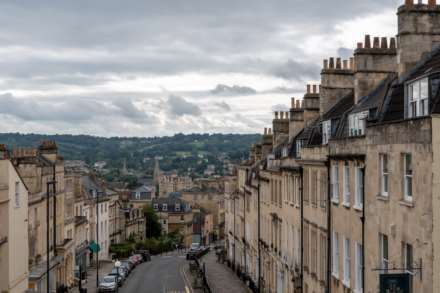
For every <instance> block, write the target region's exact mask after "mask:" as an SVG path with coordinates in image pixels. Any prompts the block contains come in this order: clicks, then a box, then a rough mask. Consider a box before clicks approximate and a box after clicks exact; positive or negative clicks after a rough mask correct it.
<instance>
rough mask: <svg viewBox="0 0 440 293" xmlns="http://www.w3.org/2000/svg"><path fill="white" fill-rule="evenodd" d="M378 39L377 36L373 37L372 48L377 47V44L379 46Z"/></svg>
mask: <svg viewBox="0 0 440 293" xmlns="http://www.w3.org/2000/svg"><path fill="white" fill-rule="evenodd" d="M379 43H380V40H379V37H374V39H373V48H374V49H379V46H380V44H379Z"/></svg>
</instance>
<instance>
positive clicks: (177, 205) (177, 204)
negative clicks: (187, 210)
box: [176, 203, 180, 212]
mask: <svg viewBox="0 0 440 293" xmlns="http://www.w3.org/2000/svg"><path fill="white" fill-rule="evenodd" d="M176 212H180V203H176Z"/></svg>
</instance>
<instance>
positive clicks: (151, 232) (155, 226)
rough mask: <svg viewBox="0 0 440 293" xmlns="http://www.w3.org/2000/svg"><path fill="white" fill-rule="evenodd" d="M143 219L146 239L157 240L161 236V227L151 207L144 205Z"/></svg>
mask: <svg viewBox="0 0 440 293" xmlns="http://www.w3.org/2000/svg"><path fill="white" fill-rule="evenodd" d="M143 212H144V217H145V228H146V234H147V235H146V236H147V238H158V237H160V236H161V234H162V225H161V224H160V222H159V217H158V216H157V214H156V212H155V211H154V209H153V207H152V206H151V205H146V206H144V208H143Z"/></svg>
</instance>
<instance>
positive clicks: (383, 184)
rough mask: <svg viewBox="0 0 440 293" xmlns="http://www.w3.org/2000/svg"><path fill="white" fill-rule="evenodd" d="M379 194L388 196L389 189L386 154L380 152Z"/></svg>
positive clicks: (388, 170)
mask: <svg viewBox="0 0 440 293" xmlns="http://www.w3.org/2000/svg"><path fill="white" fill-rule="evenodd" d="M379 158H380V195H382V196H384V197H388V193H389V189H390V169H389V156H388V154H380V155H379Z"/></svg>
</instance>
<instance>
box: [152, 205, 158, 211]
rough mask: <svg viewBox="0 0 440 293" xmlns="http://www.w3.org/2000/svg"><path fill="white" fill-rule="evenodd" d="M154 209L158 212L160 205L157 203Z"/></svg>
mask: <svg viewBox="0 0 440 293" xmlns="http://www.w3.org/2000/svg"><path fill="white" fill-rule="evenodd" d="M153 209H154V210H156V211H157V210H158V209H159V205H158V204H157V203H155V204H154V205H153Z"/></svg>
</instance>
